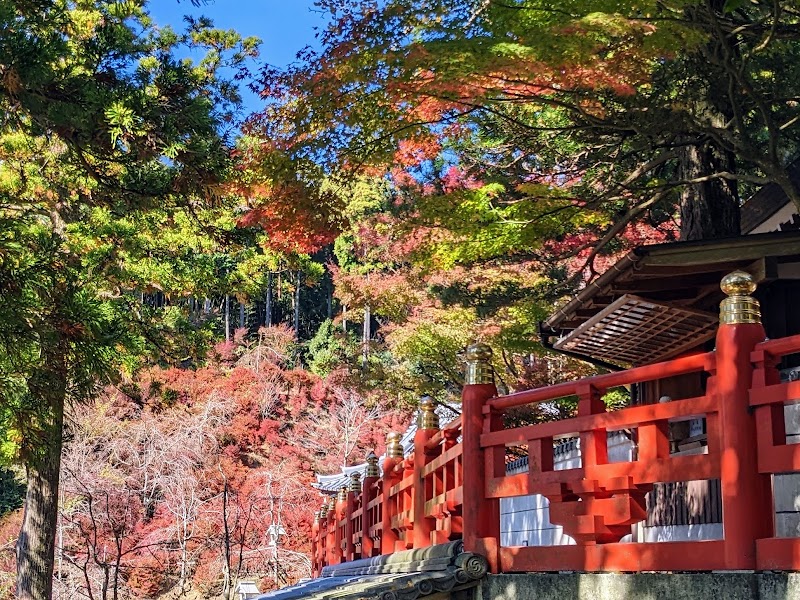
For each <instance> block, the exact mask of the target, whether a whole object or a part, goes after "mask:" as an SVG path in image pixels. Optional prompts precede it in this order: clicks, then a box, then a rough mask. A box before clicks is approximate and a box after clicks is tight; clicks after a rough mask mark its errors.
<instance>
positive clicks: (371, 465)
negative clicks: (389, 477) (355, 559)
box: [361, 451, 380, 558]
mask: <svg viewBox="0 0 800 600" xmlns="http://www.w3.org/2000/svg"><path fill="white" fill-rule="evenodd" d="M379 478H380V472H379V471H378V457H377V456H375V453H374V452H372V451H370V453H369V454H367V470H366V471H365V472H364V482H363V485H362V486H361V558H371V557H372V556H373V555H374V554H375V541H374V540H373V539H372V537H371V536H370V528H371V527H372V526H373V525H374V523H372V511H371V510H370V509H369V503H370V502H372V500H373V499H374V498H375V497H374V495H373V492H374V487H375V484H376V483H377V482H378V479H379Z"/></svg>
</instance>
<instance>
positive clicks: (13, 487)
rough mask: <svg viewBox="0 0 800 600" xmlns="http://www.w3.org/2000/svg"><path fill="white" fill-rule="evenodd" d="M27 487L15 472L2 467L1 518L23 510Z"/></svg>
mask: <svg viewBox="0 0 800 600" xmlns="http://www.w3.org/2000/svg"><path fill="white" fill-rule="evenodd" d="M24 498H25V485H24V484H23V483H22V482H21V481H20V479H19V477H18V476H17V474H16V473H14V471H11V470H8V469H4V468H3V467H0V518H2V517H3V515H5V514H7V513H9V512H12V511H15V510H17V509H19V508H22V501H23V499H24Z"/></svg>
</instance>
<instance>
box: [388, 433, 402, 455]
mask: <svg viewBox="0 0 800 600" xmlns="http://www.w3.org/2000/svg"><path fill="white" fill-rule="evenodd" d="M402 437H403V436H402V435H400V434H399V433H397V432H396V431H392V432H390V433H389V434H388V435H387V436H386V456H387V457H388V458H403V445H402V444H401V443H400V440H401V439H402Z"/></svg>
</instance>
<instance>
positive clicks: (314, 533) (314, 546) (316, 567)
mask: <svg viewBox="0 0 800 600" xmlns="http://www.w3.org/2000/svg"><path fill="white" fill-rule="evenodd" d="M320 512H321V511H319V510H318V511H315V512H314V524H313V525H311V573H312V575H313V576H314V577H319V574H320V571H322V566H321V565H320V564H319V549H320V543H319V523H320Z"/></svg>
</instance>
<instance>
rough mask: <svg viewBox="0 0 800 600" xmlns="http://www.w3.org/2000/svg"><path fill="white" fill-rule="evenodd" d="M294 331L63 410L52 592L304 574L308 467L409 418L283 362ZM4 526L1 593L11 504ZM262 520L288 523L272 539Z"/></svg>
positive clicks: (227, 349)
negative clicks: (64, 437)
mask: <svg viewBox="0 0 800 600" xmlns="http://www.w3.org/2000/svg"><path fill="white" fill-rule="evenodd" d="M291 339H292V336H291V335H290V334H289V333H288V332H287V331H286V330H285V329H280V328H279V329H278V331H277V332H276V335H270V332H267V331H262V335H261V337H260V340H261V341H260V343H256V344H253V345H252V346H249V347H248V346H244V345H240V344H236V345H234V344H231V345H226V344H221V345H220V347H219V348H218V351H216V352H214V353H213V355H212V357H211V358H210V360H209V363H208V364H207V366H205V367H202V368H198V369H178V368H170V369H164V368H158V367H153V368H148V369H145V370H142V371H141V372H139V373H138V374H137V375H136V377H134V378H132V379H130V380H126V381H123V382H120V383H119V384H117V385H116V386H110V387H108V388H106V389H105V390H104V391H103V392H102V393H100V394H98V395H97V397H96V398H94V399H93V400H92V401H91V402H90V403H88V404H86V405H83V406H81V407H77V408H76V409H75V410H73V411H70V412H69V413H68V416H67V427H66V433H67V440H66V444H65V449H64V453H63V457H62V467H61V491H60V494H61V496H60V519H59V523H58V530H57V549H56V573H55V581H56V583H55V589H54V594H55V595H56V596H57V597H60V598H80V597H87V598H130V597H134V598H155V597H160V596H161V595H162V594H165V593H166V592H171V593H172V594H180V593H183V592H189V591H193V593H195V594H197V595H207V596H208V597H226V596H227V594H229V593H230V592H231V590H232V589H233V588H234V587H235V584H236V583H237V582H238V581H240V580H242V579H248V580H256V581H259V583H260V585H261V589H262V590H266V589H269V588H271V587H275V585H276V583H278V584H279V585H286V584H289V583H292V582H295V581H296V580H297V579H299V578H301V577H307V576H309V575H310V562H309V559H308V557H307V554H308V551H309V539H310V538H309V534H310V528H311V522H312V519H313V515H312V513H313V511H314V510H316V509H317V504H318V499H317V493H316V492H315V491H314V490H313V489H312V488H311V487H310V484H311V483H312V482H313V481H314V472H315V471H321V472H326V471H330V472H333V471H335V470H337V469H339V468H340V467H341V466H342V465H344V464H351V463H353V462H354V461H355V462H358V461H360V460H362V459H363V456H364V455H365V454H366V452H367V450H369V449H375V448H377V449H380V447H381V445H382V444H383V440H384V438H385V434H386V432H388V431H391V430H393V429H399V430H402V429H404V428H405V427H406V426H407V424H408V419H407V417H408V412H407V411H399V410H396V409H394V408H393V407H391V406H389V405H388V404H387V403H386V402H384V401H383V400H382V399H380V398H365V397H364V396H362V395H361V394H359V393H358V392H356V391H354V390H352V389H349V388H347V387H345V386H344V385H343V384H342V381H341V378H340V376H339V375H340V374H338V373H332V374H330V375H329V376H327V377H325V378H321V377H318V376H316V375H314V374H312V373H309V372H308V371H305V370H302V369H293V368H291V366H289V365H288V364H287V357H288V356H289V353H290V351H291V348H290V347H288V346H290V345H291ZM3 523H4V524H3V526H2V529H0V536H2V538H0V553H2V554H0V557H1V558H0V565H2V571H0V597H5V596H7V594H8V593H9V586H10V584H11V582H12V581H13V569H12V568H11V566H12V562H13V561H12V560H11V558H12V557H11V546H12V545H13V542H14V541H15V538H16V530H15V528H16V527H18V526H19V514H18V513H15V514H12V515H10V516H8V517H6V518H5V519H4V521H3ZM270 526H280V527H282V528H283V529H284V530H285V535H284V536H282V537H281V539H280V544H279V545H278V547H277V549H276V548H275V547H274V546H271V545H270V535H269V528H270ZM276 552H277V563H276V554H275V553H276ZM276 573H277V577H278V581H277V582H276V581H275V574H276Z"/></svg>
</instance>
